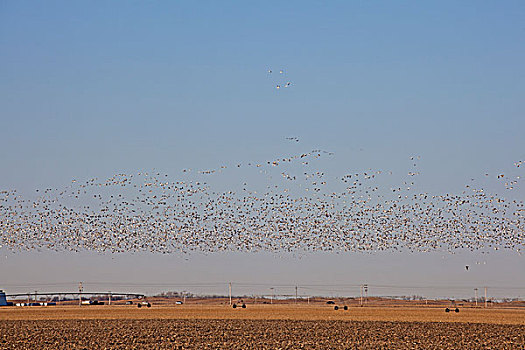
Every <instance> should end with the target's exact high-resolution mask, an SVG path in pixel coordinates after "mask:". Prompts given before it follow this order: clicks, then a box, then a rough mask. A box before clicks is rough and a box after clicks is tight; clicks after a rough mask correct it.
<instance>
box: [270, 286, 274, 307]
mask: <svg viewBox="0 0 525 350" xmlns="http://www.w3.org/2000/svg"><path fill="white" fill-rule="evenodd" d="M270 290H271V291H272V294H271V295H270V304H273V296H274V292H273V287H271V288H270Z"/></svg>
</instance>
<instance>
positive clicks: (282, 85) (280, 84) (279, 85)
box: [268, 69, 292, 90]
mask: <svg viewBox="0 0 525 350" xmlns="http://www.w3.org/2000/svg"><path fill="white" fill-rule="evenodd" d="M268 74H269V75H272V74H273V71H272V70H271V69H268ZM284 74H285V73H284V70H282V69H280V70H279V77H280V79H282V78H281V77H282V76H283V75H284ZM290 86H292V83H291V82H290V81H286V82H284V81H283V82H278V83H277V84H276V85H275V88H276V89H277V90H279V89H281V88H288V87H290Z"/></svg>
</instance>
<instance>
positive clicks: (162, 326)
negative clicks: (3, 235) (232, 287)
mask: <svg viewBox="0 0 525 350" xmlns="http://www.w3.org/2000/svg"><path fill="white" fill-rule="evenodd" d="M0 348H1V349H525V310H502V309H489V310H484V309H462V310H461V311H460V312H459V313H445V312H444V310H443V309H442V308H439V309H431V308H429V309H423V308H421V309H417V308H407V309H403V308H350V309H349V310H348V311H344V310H338V311H335V310H333V308H330V307H294V306H290V305H279V306H270V305H265V306H262V305H261V306H253V305H248V308H247V309H235V310H234V309H231V308H229V307H226V306H187V305H183V306H179V307H155V306H153V307H152V308H150V309H147V308H141V309H138V308H136V307H130V306H128V307H125V306H111V307H108V306H105V307H104V306H103V307H89V306H87V307H83V308H78V307H54V308H53V307H49V308H39V307H36V308H3V309H0Z"/></svg>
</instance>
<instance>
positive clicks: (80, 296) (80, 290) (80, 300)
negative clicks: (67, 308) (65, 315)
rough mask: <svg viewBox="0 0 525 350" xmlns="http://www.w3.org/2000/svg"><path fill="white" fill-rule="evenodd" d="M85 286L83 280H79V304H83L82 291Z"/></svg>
mask: <svg viewBox="0 0 525 350" xmlns="http://www.w3.org/2000/svg"><path fill="white" fill-rule="evenodd" d="M83 290H84V288H83V287H82V282H78V306H81V305H82V294H80V293H82V291H83Z"/></svg>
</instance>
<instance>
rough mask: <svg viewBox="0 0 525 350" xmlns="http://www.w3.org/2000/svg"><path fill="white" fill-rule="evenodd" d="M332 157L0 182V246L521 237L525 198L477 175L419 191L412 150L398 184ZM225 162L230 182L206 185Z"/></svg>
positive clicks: (484, 244)
mask: <svg viewBox="0 0 525 350" xmlns="http://www.w3.org/2000/svg"><path fill="white" fill-rule="evenodd" d="M298 140H299V139H298V138H296V137H290V138H288V141H290V142H298ZM333 157H334V153H332V152H328V151H324V150H319V149H317V150H313V151H310V152H305V153H300V154H294V155H291V156H285V157H279V158H276V159H271V160H266V161H260V162H247V163H235V164H232V165H222V166H220V167H217V168H215V169H208V170H201V171H193V170H192V169H183V170H182V172H181V174H179V178H178V179H176V180H174V179H171V178H170V176H169V175H167V174H162V173H160V172H157V171H154V172H137V173H133V174H117V175H115V176H112V177H110V178H108V179H105V180H99V179H96V178H93V179H89V180H87V181H80V180H78V181H77V180H73V181H72V182H71V183H69V184H68V185H66V186H65V187H63V188H47V189H42V190H37V191H36V192H35V194H34V195H30V196H27V195H26V196H23V195H22V194H21V193H19V192H18V191H17V190H5V191H0V248H1V247H4V248H7V249H9V250H12V251H17V250H35V249H37V250H38V249H47V250H56V251H82V250H89V251H98V252H139V251H149V252H155V253H175V252H182V253H186V252H191V251H199V252H219V251H243V252H254V251H269V252H276V253H283V252H313V251H334V252H357V251H359V252H375V251H398V250H400V251H420V252H428V251H449V252H454V251H456V250H459V249H468V250H473V251H474V250H477V251H482V252H487V251H490V250H498V249H511V250H515V251H517V252H521V251H522V250H523V248H524V245H525V207H524V203H523V201H519V200H512V199H506V198H504V197H503V196H501V195H497V194H491V193H488V191H485V190H484V189H483V188H478V187H476V186H475V185H474V183H475V182H474V181H470V182H469V184H468V185H466V188H465V189H464V190H463V191H461V193H456V194H453V193H450V194H449V193H447V194H435V193H434V194H432V193H428V192H423V191H417V190H416V188H418V186H417V184H416V179H417V178H418V176H420V175H419V174H420V170H419V168H418V163H417V162H418V159H419V157H417V156H414V157H411V159H410V161H411V165H410V169H409V171H407V172H406V173H404V174H403V175H402V176H403V177H402V180H401V182H399V183H397V184H396V185H392V184H391V183H389V181H390V180H391V179H394V177H393V176H392V172H391V171H382V170H371V169H370V170H367V171H359V172H355V171H353V172H351V173H350V172H348V173H345V174H341V175H337V176H332V175H329V174H328V171H327V170H324V171H323V169H318V168H314V166H315V165H316V164H318V163H316V162H319V161H320V160H321V158H326V160H327V161H333ZM517 164H519V165H517ZM515 165H516V167H517V168H518V167H519V166H520V165H521V162H519V163H516V164H515ZM239 168H247V169H248V170H251V171H253V174H252V176H251V177H250V176H248V177H245V178H239V177H235V176H236V174H235V173H236V172H237V173H238V174H239V173H242V174H246V171H245V170H243V171H242V172H241V171H240V170H239ZM223 172H224V173H227V176H225V177H227V178H228V179H231V178H235V179H236V182H237V183H238V184H239V185H233V186H232V187H227V188H226V189H220V187H221V185H222V186H223V187H224V186H225V185H224V181H222V182H221V181H219V185H216V186H213V185H212V183H213V182H214V178H216V177H220V176H221V175H220V174H221V173H223ZM499 175H501V174H499ZM499 175H496V174H495V175H494V176H493V177H494V181H496V182H502V181H507V184H508V183H509V182H510V183H512V186H506V188H507V189H509V188H510V187H512V188H513V189H515V188H517V186H519V184H520V179H519V177H516V178H515V179H512V180H509V178H512V177H511V176H510V175H509V176H507V177H500V176H499ZM245 176H246V175H245ZM261 176H262V178H259V179H258V178H257V177H261ZM389 179H390V180H389ZM502 179H505V180H502ZM252 180H253V183H252V182H251V181H252Z"/></svg>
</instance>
